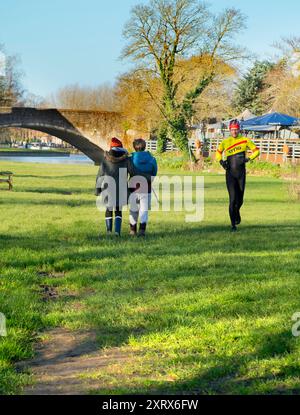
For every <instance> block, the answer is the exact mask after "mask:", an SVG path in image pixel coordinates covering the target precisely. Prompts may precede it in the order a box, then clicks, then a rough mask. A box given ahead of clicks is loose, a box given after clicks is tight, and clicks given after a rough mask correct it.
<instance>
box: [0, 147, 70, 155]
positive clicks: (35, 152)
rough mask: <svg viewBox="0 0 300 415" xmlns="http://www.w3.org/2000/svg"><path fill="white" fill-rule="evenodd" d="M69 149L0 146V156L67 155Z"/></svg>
mask: <svg viewBox="0 0 300 415" xmlns="http://www.w3.org/2000/svg"><path fill="white" fill-rule="evenodd" d="M69 156H70V152H69V151H63V150H31V149H23V148H20V149H18V148H17V149H10V148H0V157H69Z"/></svg>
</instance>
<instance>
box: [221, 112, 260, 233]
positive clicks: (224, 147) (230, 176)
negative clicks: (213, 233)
mask: <svg viewBox="0 0 300 415" xmlns="http://www.w3.org/2000/svg"><path fill="white" fill-rule="evenodd" d="M229 129H230V137H229V138H226V139H225V140H224V141H222V143H221V144H220V145H219V148H218V150H217V155H216V160H217V161H219V162H220V164H221V165H222V167H223V168H224V169H225V170H226V184H227V189H228V193H229V200H230V203H229V215H230V220H231V226H232V228H231V229H232V232H236V231H237V225H239V224H240V223H241V215H240V209H241V207H242V206H243V203H244V194H245V187H246V163H248V162H249V161H252V160H254V159H256V158H257V157H258V156H259V155H260V150H259V149H258V148H257V147H256V145H255V144H254V143H253V142H252V141H251V140H250V139H249V138H247V137H243V136H242V135H241V126H240V123H239V122H238V121H237V120H234V121H232V122H231V123H230V127H229ZM248 150H251V151H252V155H251V156H250V157H249V158H248V157H247V151H248ZM223 154H225V160H224V159H223Z"/></svg>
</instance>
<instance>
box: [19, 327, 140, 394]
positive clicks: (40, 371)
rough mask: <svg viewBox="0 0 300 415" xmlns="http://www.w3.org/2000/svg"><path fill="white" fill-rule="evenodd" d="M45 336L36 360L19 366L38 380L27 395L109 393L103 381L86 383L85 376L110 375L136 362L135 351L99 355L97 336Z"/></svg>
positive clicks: (59, 333)
mask: <svg viewBox="0 0 300 415" xmlns="http://www.w3.org/2000/svg"><path fill="white" fill-rule="evenodd" d="M45 334H46V340H43V341H42V342H40V343H39V344H38V346H37V348H36V352H37V353H36V357H35V358H34V359H33V360H30V361H26V362H22V363H19V364H18V366H17V367H18V370H29V371H30V372H31V373H32V374H33V376H34V380H35V384H34V385H33V386H30V387H27V388H26V389H25V390H24V392H23V393H24V394H25V395H84V394H88V393H93V391H95V392H96V390H97V389H99V388H101V389H103V388H108V389H109V385H105V384H103V381H102V382H100V381H99V380H97V379H96V378H95V379H85V378H84V375H87V374H91V373H94V372H95V371H100V370H103V372H109V366H111V365H115V364H122V363H125V362H130V360H133V359H134V358H135V356H134V354H133V353H132V351H129V350H125V349H123V348H122V349H119V348H111V349H109V350H106V351H99V346H97V342H96V335H95V333H94V332H90V331H89V332H83V331H82V332H72V331H68V330H65V329H56V330H51V331H49V332H47V333H45Z"/></svg>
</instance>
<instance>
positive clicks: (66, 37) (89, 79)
mask: <svg viewBox="0 0 300 415" xmlns="http://www.w3.org/2000/svg"><path fill="white" fill-rule="evenodd" d="M139 2H140V1H139V0H0V18H1V25H0V43H4V44H5V46H6V50H7V52H8V53H9V54H18V55H19V56H20V57H21V61H22V65H21V67H22V69H23V71H24V73H25V76H24V78H23V83H24V85H25V87H26V88H27V89H28V90H30V91H31V92H33V93H35V94H38V95H43V96H47V95H49V94H51V93H54V92H55V91H56V90H57V89H58V88H60V87H62V86H64V85H66V84H72V83H79V84H82V85H91V86H92V85H98V84H100V83H104V82H111V83H112V82H113V81H114V79H115V78H116V77H117V76H118V75H119V74H120V73H122V72H124V70H126V68H127V67H128V66H127V64H125V63H124V62H121V61H120V60H119V55H120V52H121V50H122V46H123V42H124V41H123V39H122V29H123V26H124V23H125V22H126V21H127V20H128V17H129V13H130V9H131V7H132V6H133V5H134V4H136V3H139ZM210 4H211V5H212V8H213V9H214V10H222V9H223V8H224V7H230V6H235V7H238V8H239V9H241V10H242V12H243V13H244V14H245V15H247V16H248V28H247V30H246V31H245V33H243V34H238V37H237V39H238V41H239V43H240V44H243V45H245V46H247V47H248V48H249V49H250V50H251V51H253V52H254V53H256V54H257V55H258V57H260V58H266V57H268V56H270V55H271V54H273V53H274V49H272V47H271V45H272V43H273V42H274V41H275V40H278V39H280V37H281V36H288V35H297V36H300V29H299V18H300V2H299V1H296V0H285V1H279V0H273V1H272V0H252V1H249V0H211V1H210Z"/></svg>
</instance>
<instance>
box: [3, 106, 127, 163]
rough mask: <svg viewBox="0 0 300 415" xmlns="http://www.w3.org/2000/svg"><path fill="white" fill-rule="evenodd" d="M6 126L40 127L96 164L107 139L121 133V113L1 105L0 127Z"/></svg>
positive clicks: (36, 128)
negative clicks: (3, 106)
mask: <svg viewBox="0 0 300 415" xmlns="http://www.w3.org/2000/svg"><path fill="white" fill-rule="evenodd" d="M9 127H13V128H27V129H31V130H36V131H41V132H43V133H46V134H49V135H52V136H55V137H57V138H60V139H61V140H63V141H65V142H67V143H69V144H70V145H72V146H74V147H76V148H77V149H78V150H80V151H81V152H82V153H84V154H85V155H86V156H88V157H89V158H90V159H91V160H93V161H94V163H95V164H99V163H100V162H101V160H102V158H103V155H104V149H105V147H106V140H107V139H108V138H109V137H111V136H115V135H116V136H120V135H122V134H123V132H122V116H121V114H119V113H117V112H115V113H110V112H99V111H78V110H58V109H36V108H0V128H9Z"/></svg>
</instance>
